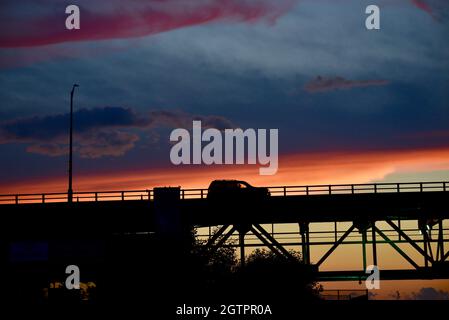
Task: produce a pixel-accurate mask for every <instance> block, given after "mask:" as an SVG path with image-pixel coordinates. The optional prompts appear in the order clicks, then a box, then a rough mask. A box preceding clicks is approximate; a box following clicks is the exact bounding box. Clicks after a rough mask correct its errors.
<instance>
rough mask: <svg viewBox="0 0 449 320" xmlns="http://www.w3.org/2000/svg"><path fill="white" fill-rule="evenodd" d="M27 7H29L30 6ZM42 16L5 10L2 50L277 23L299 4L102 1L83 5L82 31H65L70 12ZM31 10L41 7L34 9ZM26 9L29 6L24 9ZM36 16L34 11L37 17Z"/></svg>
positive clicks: (55, 10)
mask: <svg viewBox="0 0 449 320" xmlns="http://www.w3.org/2000/svg"><path fill="white" fill-rule="evenodd" d="M26 2H29V0H28V1H26ZM44 2H45V3H44V4H45V5H44V4H43V5H42V6H41V7H40V8H39V10H36V12H38V13H33V14H30V12H29V9H25V10H24V12H23V13H22V11H17V10H10V11H11V12H8V9H10V8H11V7H12V5H10V6H8V5H6V6H5V7H3V8H2V11H3V10H4V12H3V13H2V14H0V18H1V19H0V29H1V30H3V32H2V33H1V34H0V47H3V48H17V47H32V46H42V45H48V44H56V43H63V42H73V41H90V40H104V39H119V38H133V37H141V36H148V35H152V34H156V33H160V32H164V31H169V30H173V29H177V28H182V27H188V26H194V25H199V24H204V23H209V22H213V21H220V20H231V21H238V22H247V23H252V22H257V21H260V20H265V21H267V22H269V23H273V22H274V21H275V20H276V19H277V18H278V17H279V16H281V15H283V14H284V13H285V12H286V11H288V10H289V9H290V8H291V7H292V5H293V4H295V3H296V0H281V1H269V0H258V1H255V0H203V1H189V0H153V1H133V0H131V1H129V2H127V3H126V6H124V5H123V2H120V1H117V0H111V1H108V6H106V7H105V6H104V5H102V3H101V2H98V1H93V0H90V1H78V4H79V7H80V11H81V28H80V29H79V30H67V29H66V28H65V18H66V16H67V15H66V14H65V7H64V6H63V5H60V4H58V3H56V1H54V2H55V3H52V5H49V4H48V1H44ZM29 4H30V6H31V9H32V8H33V6H36V5H37V3H36V1H34V2H33V3H29ZM24 7H26V3H25V5H24ZM33 12H34V11H33Z"/></svg>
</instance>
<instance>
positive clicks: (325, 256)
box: [316, 225, 355, 267]
mask: <svg viewBox="0 0 449 320" xmlns="http://www.w3.org/2000/svg"><path fill="white" fill-rule="evenodd" d="M354 228H355V226H354V225H352V226H350V227H349V229H348V230H346V232H345V233H344V234H343V235H342V236H341V237H340V239H338V241H337V242H335V243H334V245H333V246H332V247H331V248H330V249H329V250H328V251H327V252H326V253H325V254H324V256H323V257H322V258H321V259H320V261H318V262H317V264H316V266H317V267H319V266H320V265H321V264H322V263H323V262H324V261H326V259H327V258H328V257H329V256H330V255H331V254H332V252H334V251H335V249H337V247H338V246H339V245H340V244H341V243H342V242H343V241H344V240H345V239H346V237H347V236H348V235H349V234H350V233H351V232H352V231H353V230H354Z"/></svg>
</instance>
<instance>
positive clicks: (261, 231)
mask: <svg viewBox="0 0 449 320" xmlns="http://www.w3.org/2000/svg"><path fill="white" fill-rule="evenodd" d="M254 227H255V228H256V229H257V230H258V231H260V233H261V234H263V235H264V236H265V237H266V238H267V239H268V241H270V242H271V243H272V244H273V245H274V246H275V247H276V249H278V250H279V251H280V252H282V253H283V254H284V255H285V256H286V257H288V258H289V259H294V258H293V256H292V255H291V254H290V252H288V251H287V250H286V249H285V248H284V247H283V246H282V245H281V244H280V243H279V242H277V240H276V239H275V238H273V237H272V236H271V235H270V234H269V233H268V232H267V231H266V230H265V229H264V228H262V227H261V226H260V225H259V224H255V225H254Z"/></svg>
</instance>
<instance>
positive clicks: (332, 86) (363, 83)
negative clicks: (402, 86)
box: [304, 76, 389, 93]
mask: <svg viewBox="0 0 449 320" xmlns="http://www.w3.org/2000/svg"><path fill="white" fill-rule="evenodd" d="M388 83H389V82H388V81H387V80H347V79H345V78H342V77H334V78H326V77H322V76H317V77H316V78H315V79H313V80H312V81H310V82H308V83H307V84H306V85H305V86H304V90H306V91H307V92H310V93H316V92H326V91H334V90H341V89H352V88H363V87H371V86H384V85H387V84H388Z"/></svg>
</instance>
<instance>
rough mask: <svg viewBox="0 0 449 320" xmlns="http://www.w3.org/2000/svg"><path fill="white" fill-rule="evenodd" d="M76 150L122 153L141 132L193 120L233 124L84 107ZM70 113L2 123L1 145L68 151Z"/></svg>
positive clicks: (214, 122)
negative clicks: (21, 144) (17, 144)
mask: <svg viewBox="0 0 449 320" xmlns="http://www.w3.org/2000/svg"><path fill="white" fill-rule="evenodd" d="M74 119H75V120H74V122H75V126H74V128H75V135H76V142H77V144H76V146H75V151H76V152H77V153H78V154H79V155H80V156H82V157H85V158H98V157H102V156H121V155H123V154H125V153H126V152H127V151H129V150H131V149H132V148H133V147H134V146H135V143H136V142H137V141H138V140H139V139H140V136H139V133H141V132H143V131H148V130H153V129H157V128H177V127H183V128H189V127H191V126H192V121H193V120H201V121H202V122H203V126H204V127H213V128H217V129H220V130H223V129H225V128H232V127H233V124H232V123H231V122H230V121H229V120H227V119H225V118H223V117H220V116H215V115H192V114H188V113H185V112H181V111H165V110H153V111H150V112H148V113H147V114H145V115H141V114H137V113H136V112H135V111H134V110H132V109H131V108H122V107H104V108H95V109H81V110H79V111H77V112H75V113H74ZM68 126H69V114H59V115H49V116H43V117H31V118H22V119H16V120H12V121H8V122H4V123H2V124H0V144H6V143H25V144H28V146H27V151H28V152H32V153H39V154H45V155H50V156H59V155H64V154H66V153H67V140H68V138H67V137H68Z"/></svg>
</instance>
